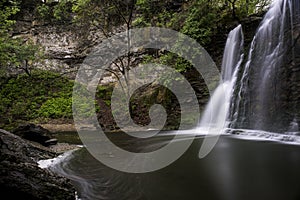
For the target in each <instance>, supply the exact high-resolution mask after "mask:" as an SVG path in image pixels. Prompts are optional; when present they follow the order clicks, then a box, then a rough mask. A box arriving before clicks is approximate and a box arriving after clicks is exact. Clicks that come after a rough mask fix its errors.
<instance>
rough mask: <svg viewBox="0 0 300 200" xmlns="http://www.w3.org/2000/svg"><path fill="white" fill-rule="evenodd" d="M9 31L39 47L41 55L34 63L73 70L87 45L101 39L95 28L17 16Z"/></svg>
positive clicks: (87, 47)
mask: <svg viewBox="0 0 300 200" xmlns="http://www.w3.org/2000/svg"><path fill="white" fill-rule="evenodd" d="M13 35H14V37H21V38H24V40H28V39H30V40H32V41H33V42H34V43H35V44H38V45H40V46H41V47H42V49H43V51H44V57H45V59H42V60H41V61H40V62H39V63H38V64H37V65H38V67H39V68H42V69H50V70H55V71H61V72H62V71H63V72H65V71H70V70H73V71H74V69H76V68H77V67H78V65H79V64H80V63H82V61H83V60H84V58H85V56H86V55H87V54H88V52H89V50H90V48H91V47H92V46H94V45H96V44H97V43H99V42H101V40H102V39H103V36H102V35H101V33H98V32H97V33H95V32H94V33H92V32H84V31H83V30H76V28H75V26H74V25H71V24H68V25H53V24H43V23H41V22H37V21H35V20H34V19H33V18H27V19H21V20H18V21H17V23H16V26H15V29H14V33H13Z"/></svg>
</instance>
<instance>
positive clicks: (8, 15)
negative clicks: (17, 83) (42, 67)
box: [0, 1, 40, 76]
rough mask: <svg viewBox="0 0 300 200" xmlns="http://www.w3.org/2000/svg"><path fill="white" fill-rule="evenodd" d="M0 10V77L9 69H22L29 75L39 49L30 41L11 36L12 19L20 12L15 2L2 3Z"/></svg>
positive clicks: (13, 22)
mask: <svg viewBox="0 0 300 200" xmlns="http://www.w3.org/2000/svg"><path fill="white" fill-rule="evenodd" d="M0 8H1V9H0V24H1V26H0V66H1V68H0V69H1V70H0V76H3V75H5V74H6V71H7V70H8V69H9V68H17V69H22V70H24V71H25V72H26V73H27V74H28V75H29V74H30V68H31V67H32V63H33V62H34V61H36V60H37V58H38V57H39V56H38V54H39V53H40V51H39V47H38V46H37V45H34V44H33V43H32V42H31V41H30V40H27V41H24V40H23V39H21V38H14V37H12V36H11V34H10V32H9V30H11V29H12V26H13V25H14V24H15V21H14V20H12V17H13V16H14V15H15V14H16V13H17V12H19V11H20V9H19V7H18V4H17V3H16V1H2V2H0Z"/></svg>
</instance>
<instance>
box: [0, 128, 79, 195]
mask: <svg viewBox="0 0 300 200" xmlns="http://www.w3.org/2000/svg"><path fill="white" fill-rule="evenodd" d="M56 156H57V154H56V153H54V152H51V151H49V150H47V149H46V148H41V147H39V146H38V145H35V144H33V143H30V142H28V141H25V140H24V139H22V138H20V137H19V136H16V135H14V134H12V133H9V132H7V131H5V130H2V129H0V177H1V178H0V192H1V195H2V196H3V197H9V199H30V200H38V199H43V200H47V199H49V200H50V199H51V200H54V199H55V200H56V199H57V200H60V199H62V200H71V199H72V200H74V199H75V189H74V187H73V186H72V185H71V183H70V182H69V180H68V179H66V178H64V177H61V176H58V175H56V174H54V173H53V172H51V171H49V170H47V169H41V168H39V167H38V164H37V161H38V160H41V159H50V158H53V157H56Z"/></svg>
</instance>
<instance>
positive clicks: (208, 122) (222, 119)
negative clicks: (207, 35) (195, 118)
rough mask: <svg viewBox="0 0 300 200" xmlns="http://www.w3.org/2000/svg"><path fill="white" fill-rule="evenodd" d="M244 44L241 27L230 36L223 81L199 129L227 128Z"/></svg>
mask: <svg viewBox="0 0 300 200" xmlns="http://www.w3.org/2000/svg"><path fill="white" fill-rule="evenodd" d="M243 43H244V36H243V32H242V27H241V25H239V26H238V27H236V28H235V29H234V30H232V31H231V32H230V33H229V35H228V38H227V42H226V46H225V50H224V55H223V62H222V74H221V81H220V83H219V86H218V87H217V88H216V90H215V91H214V93H213V95H212V96H211V98H210V100H209V102H208V105H207V106H206V108H205V110H204V113H203V116H201V121H200V123H199V126H198V129H210V131H212V130H213V131H216V132H219V131H221V130H222V129H223V128H224V126H227V125H226V124H227V122H226V119H227V116H228V112H229V108H230V99H231V96H232V91H233V86H234V84H235V82H236V78H237V72H238V69H239V66H240V65H241V62H242V60H243V54H242V51H243Z"/></svg>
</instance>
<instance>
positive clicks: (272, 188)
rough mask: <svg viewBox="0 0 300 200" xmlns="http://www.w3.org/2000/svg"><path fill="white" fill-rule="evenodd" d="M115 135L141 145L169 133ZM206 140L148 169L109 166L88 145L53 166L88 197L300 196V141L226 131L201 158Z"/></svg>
mask: <svg viewBox="0 0 300 200" xmlns="http://www.w3.org/2000/svg"><path fill="white" fill-rule="evenodd" d="M114 138H115V142H116V144H118V145H119V146H122V147H124V146H131V148H132V147H133V146H134V148H138V149H139V151H149V149H152V148H153V146H155V148H157V145H158V146H159V144H160V142H161V143H162V144H164V143H165V142H166V141H168V137H167V136H157V137H154V138H149V139H147V140H143V142H134V141H133V139H132V141H128V140H126V139H124V136H123V135H121V134H117V135H115V136H114ZM170 138H172V136H170ZM170 138H169V139H170ZM187 138H188V136H185V139H187ZM202 141H203V138H201V137H198V138H197V139H195V140H194V142H193V144H192V146H191V147H190V148H189V149H188V151H187V152H186V153H185V154H184V155H183V156H182V157H181V158H180V159H178V160H177V161H176V162H175V163H173V164H172V165H170V166H168V167H166V168H164V169H161V170H159V171H156V172H151V173H146V174H127V173H123V172H118V171H116V170H113V169H110V168H108V167H106V166H105V165H103V164H101V163H100V162H99V161H97V160H96V159H95V158H94V157H93V156H91V155H90V154H89V153H88V151H87V150H86V149H85V148H82V149H80V150H77V151H75V152H74V153H73V154H72V156H71V157H69V158H68V159H67V160H66V161H65V162H61V163H59V164H57V165H55V166H53V167H52V170H54V171H55V172H57V173H60V174H62V175H64V176H66V177H68V178H70V179H71V180H72V182H73V183H74V185H75V186H76V187H77V189H78V194H79V197H80V199H84V200H85V199H87V200H97V199H99V200H100V199H107V200H123V199H124V200H138V199H149V200H177V199H178V200H181V199H188V200H193V199H197V200H198V199H204V200H260V199H261V200H268V199H272V200H277V199H278V200H283V199H284V200H299V199H300V181H299V180H300V146H298V145H287V144H282V143H275V142H270V141H248V140H240V139H236V138H234V137H232V136H222V137H221V138H220V140H219V142H218V143H217V145H216V147H215V148H214V150H213V151H212V152H211V153H210V154H209V155H208V156H207V157H205V158H204V159H199V158H198V152H199V149H200V146H201V144H202ZM178 142H180V141H178ZM133 144H135V145H133ZM137 144H138V145H137ZM128 149H130V148H128ZM112 159H113V156H112Z"/></svg>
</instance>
